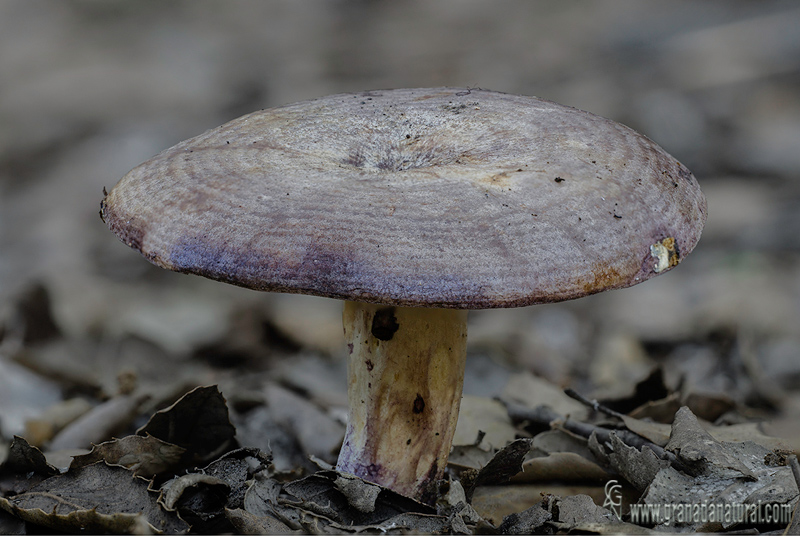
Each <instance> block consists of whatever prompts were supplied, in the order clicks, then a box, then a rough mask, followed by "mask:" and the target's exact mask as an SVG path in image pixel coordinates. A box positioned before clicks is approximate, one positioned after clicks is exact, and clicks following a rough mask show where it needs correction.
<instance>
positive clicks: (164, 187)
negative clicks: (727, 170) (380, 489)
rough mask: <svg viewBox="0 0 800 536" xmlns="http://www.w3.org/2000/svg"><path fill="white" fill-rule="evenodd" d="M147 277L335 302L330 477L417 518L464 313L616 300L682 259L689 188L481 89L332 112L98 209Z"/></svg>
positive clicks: (604, 138)
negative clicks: (385, 497) (162, 274)
mask: <svg viewBox="0 0 800 536" xmlns="http://www.w3.org/2000/svg"><path fill="white" fill-rule="evenodd" d="M101 216H102V218H103V220H104V221H105V222H106V224H107V225H108V227H109V228H110V229H111V230H112V231H113V232H114V233H115V234H116V235H117V236H118V237H119V238H120V239H121V240H122V241H123V242H125V243H126V244H127V245H128V246H130V247H132V248H134V249H137V250H138V251H140V252H141V253H142V255H144V256H145V257H146V258H147V259H148V260H149V261H151V262H152V263H154V264H156V265H158V266H161V267H163V268H167V269H170V270H174V271H177V272H184V273H192V274H198V275H202V276H205V277H209V278H211V279H216V280H219V281H224V282H227V283H232V284H235V285H240V286H244V287H248V288H252V289H256V290H262V291H274V292H293V293H303V294H313V295H317V296H326V297H329V298H337V299H341V300H345V303H344V314H343V321H344V331H345V335H346V339H347V346H348V349H349V369H348V370H349V372H348V397H349V404H350V410H349V421H348V425H347V432H346V436H345V439H344V444H343V446H342V449H341V452H340V455H339V461H338V465H337V468H338V469H339V470H340V471H343V472H348V473H352V474H355V475H357V476H359V477H362V478H364V479H366V480H369V481H372V482H375V483H377V484H380V485H383V486H386V487H389V488H391V489H393V490H395V491H397V492H399V493H401V494H404V495H406V496H410V497H414V498H416V499H418V500H421V501H423V502H427V503H432V502H433V501H434V500H435V497H436V482H437V481H438V480H439V479H441V478H442V477H443V473H444V469H445V465H446V463H447V457H448V454H449V451H450V447H451V442H452V437H453V433H454V430H455V425H456V420H457V416H458V407H459V402H460V398H461V390H462V383H463V376H464V364H465V359H466V338H467V324H466V322H467V313H466V311H467V310H469V309H486V308H498V307H519V306H526V305H532V304H540V303H547V302H556V301H560V300H568V299H573V298H578V297H581V296H586V295H588V294H593V293H596V292H600V291H603V290H607V289H614V288H622V287H628V286H631V285H634V284H637V283H640V282H642V281H645V280H646V279H649V278H651V277H653V276H655V275H657V274H660V273H663V272H666V271H668V270H670V269H671V268H673V267H674V266H675V265H677V264H678V263H679V262H680V261H681V260H683V259H684V258H685V257H686V255H688V254H689V253H690V252H691V251H692V249H694V247H695V245H696V244H697V241H698V240H699V238H700V233H701V231H702V227H703V225H704V223H705V219H706V202H705V198H704V197H703V194H702V192H701V191H700V188H699V186H698V184H697V181H696V180H695V178H694V176H693V175H692V174H691V172H689V170H688V169H686V167H684V166H683V165H682V164H680V163H679V162H678V161H677V160H675V158H673V157H672V156H670V155H669V154H667V153H666V152H665V151H664V150H663V149H661V148H660V147H659V146H658V145H656V144H655V143H653V142H652V141H650V140H649V139H647V138H646V137H644V136H642V135H640V134H638V133H636V132H634V131H633V130H631V129H630V128H627V127H625V126H623V125H620V124H618V123H615V122H613V121H611V120H608V119H604V118H602V117H598V116H596V115H593V114H591V113H588V112H584V111H580V110H577V109H575V108H571V107H567V106H563V105H559V104H556V103H553V102H549V101H546V100H542V99H539V98H535V97H527V96H518V95H510V94H505V93H498V92H493V91H487V90H481V89H457V88H432V89H397V90H386V91H374V92H365V93H357V94H340V95H333V96H329V97H324V98H321V99H316V100H311V101H306V102H300V103H297V104H291V105H288V106H282V107H279V108H273V109H268V110H262V111H259V112H255V113H252V114H249V115H245V116H243V117H241V118H239V119H235V120H233V121H231V122H229V123H227V124H225V125H222V126H221V127H218V128H215V129H212V130H209V131H207V132H205V133H204V134H201V135H199V136H197V137H195V138H192V139H189V140H186V141H184V142H181V143H179V144H178V145H176V146H174V147H172V148H170V149H167V150H165V151H164V152H162V153H160V154H159V155H157V156H155V157H154V158H152V159H151V160H149V161H147V162H145V163H143V164H141V165H140V166H138V167H136V168H135V169H133V170H132V171H130V172H129V173H128V174H127V175H126V176H125V177H124V178H123V179H122V180H121V181H120V182H119V183H118V184H117V185H116V186H115V187H114V188H113V189H112V190H111V192H109V193H108V194H107V195H106V196H105V198H104V199H103V201H102V204H101Z"/></svg>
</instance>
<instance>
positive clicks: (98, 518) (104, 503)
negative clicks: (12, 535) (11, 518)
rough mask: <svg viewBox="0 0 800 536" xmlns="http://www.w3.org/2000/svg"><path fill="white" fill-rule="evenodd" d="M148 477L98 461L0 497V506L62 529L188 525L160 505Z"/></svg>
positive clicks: (125, 530) (177, 529)
mask: <svg viewBox="0 0 800 536" xmlns="http://www.w3.org/2000/svg"><path fill="white" fill-rule="evenodd" d="M147 488H148V482H147V481H146V480H144V479H142V478H139V477H136V476H133V474H131V472H130V471H128V470H127V469H123V468H122V467H119V466H109V465H107V464H105V463H102V462H99V463H96V464H93V465H89V466H86V467H82V468H80V469H76V470H74V471H69V472H68V473H66V474H63V475H57V476H53V477H50V478H48V479H47V480H44V481H42V482H41V483H39V484H38V485H36V486H34V487H33V488H31V489H30V490H28V491H27V492H26V493H22V494H19V495H16V496H14V497H11V498H10V499H4V498H0V507H2V508H3V509H4V510H6V511H7V512H9V513H11V514H13V515H15V516H17V517H19V518H21V519H24V520H25V521H28V522H31V523H35V524H38V525H42V526H45V527H48V528H50V529H53V530H57V531H64V532H101V533H117V534H134V533H141V532H142V531H143V530H149V531H159V532H168V533H181V532H184V531H185V530H186V529H187V528H188V527H187V526H186V524H185V523H184V522H183V521H182V520H181V519H180V518H179V517H178V516H177V515H176V514H174V513H170V512H166V511H164V510H162V509H161V508H160V507H159V505H158V503H157V501H156V499H157V498H156V495H155V494H154V493H152V492H150V491H148V489H147Z"/></svg>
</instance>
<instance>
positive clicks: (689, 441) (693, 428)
mask: <svg viewBox="0 0 800 536" xmlns="http://www.w3.org/2000/svg"><path fill="white" fill-rule="evenodd" d="M665 448H666V449H667V450H669V451H672V452H674V453H676V455H678V456H679V457H680V458H681V460H682V461H684V462H685V463H686V464H687V465H688V466H689V467H690V468H694V469H695V470H696V472H695V473H694V475H693V476H698V475H706V474H718V475H719V476H721V477H727V476H730V473H729V471H728V470H731V471H734V472H736V473H739V474H740V475H743V476H745V477H747V478H748V479H751V480H757V478H758V477H757V476H756V475H755V473H754V472H753V470H751V469H750V468H749V467H748V466H747V465H746V464H745V463H744V462H743V461H742V459H741V457H740V453H741V451H740V449H739V448H737V447H735V446H733V445H732V444H727V445H723V444H721V443H720V442H718V441H716V440H715V439H714V438H713V437H712V436H711V434H709V433H708V432H706V431H705V430H704V429H703V428H702V427H701V426H700V424H699V423H698V422H697V417H695V416H694V415H693V414H692V412H691V411H690V410H689V408H687V407H683V408H681V409H680V410H678V413H677V414H676V415H675V422H673V423H672V433H671V435H670V439H669V442H668V443H667V444H666V446H665ZM761 450H766V449H763V447H762V448H761ZM764 455H766V452H764ZM763 459H764V457H763V455H762V457H761V460H763Z"/></svg>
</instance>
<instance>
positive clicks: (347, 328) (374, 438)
mask: <svg viewBox="0 0 800 536" xmlns="http://www.w3.org/2000/svg"><path fill="white" fill-rule="evenodd" d="M343 322H344V334H345V339H346V340H347V343H348V349H349V352H350V356H349V362H348V399H349V403H350V413H349V419H348V424H347V433H346V435H345V438H344V443H343V445H342V450H341V452H340V454H339V461H338V463H337V466H336V468H337V469H338V470H339V471H342V472H346V473H351V474H354V475H356V476H359V477H361V478H363V479H365V480H368V481H370V482H374V483H376V484H379V485H382V486H385V487H388V488H391V489H393V490H394V491H396V492H398V493H401V494H403V495H406V496H409V497H414V498H416V499H417V500H420V501H422V502H427V503H432V502H434V501H435V498H436V483H437V481H438V480H440V479H441V478H442V476H443V474H444V469H445V466H446V465H447V456H448V454H449V453H450V445H451V442H452V440H453V434H454V433H455V429H456V422H457V420H458V408H459V405H460V403H461V391H462V387H463V384H464V365H465V362H466V343H467V311H462V310H455V309H431V308H419V307H391V306H383V305H374V304H367V303H361V302H352V301H348V302H345V305H344V314H343Z"/></svg>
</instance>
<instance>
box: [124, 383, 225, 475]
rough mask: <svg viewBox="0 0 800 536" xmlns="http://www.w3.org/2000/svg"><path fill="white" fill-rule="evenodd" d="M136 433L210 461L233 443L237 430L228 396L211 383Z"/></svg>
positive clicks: (187, 396)
mask: <svg viewBox="0 0 800 536" xmlns="http://www.w3.org/2000/svg"><path fill="white" fill-rule="evenodd" d="M136 433H137V434H138V435H142V436H143V435H146V434H150V435H152V436H153V437H157V438H158V439H161V440H162V441H166V442H167V443H172V444H173V445H178V446H180V447H183V448H185V449H186V450H187V453H186V455H187V456H192V457H193V458H194V459H195V460H208V459H211V458H213V457H214V455H215V454H217V453H219V452H222V451H223V450H224V449H225V448H226V447H227V446H228V445H229V444H230V443H231V441H232V440H233V437H234V435H235V434H236V429H235V428H234V427H233V425H232V424H231V421H230V419H229V418H228V406H227V405H226V403H225V398H224V397H223V396H222V393H220V392H219V389H217V387H216V386H215V385H212V386H209V387H197V388H196V389H194V390H192V391H190V392H188V393H186V394H185V395H184V396H183V397H181V399H180V400H178V401H177V402H175V403H174V404H173V405H172V406H170V407H168V408H166V409H163V410H161V411H158V412H157V413H155V414H154V415H153V416H152V417H151V418H150V420H149V421H148V422H147V424H146V425H144V426H143V427H142V428H140V429H139V430H137V432H136Z"/></svg>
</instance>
